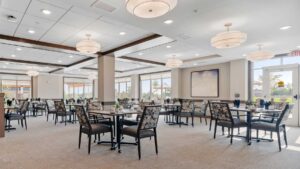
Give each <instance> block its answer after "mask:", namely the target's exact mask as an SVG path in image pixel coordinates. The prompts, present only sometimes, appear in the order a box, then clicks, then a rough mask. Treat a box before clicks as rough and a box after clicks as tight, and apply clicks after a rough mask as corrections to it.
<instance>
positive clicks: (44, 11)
mask: <svg viewBox="0 0 300 169" xmlns="http://www.w3.org/2000/svg"><path fill="white" fill-rule="evenodd" d="M41 11H42V12H43V14H45V15H50V14H51V11H50V10H48V9H42V10H41Z"/></svg>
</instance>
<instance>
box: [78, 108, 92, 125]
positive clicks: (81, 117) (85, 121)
mask: <svg viewBox="0 0 300 169" xmlns="http://www.w3.org/2000/svg"><path fill="white" fill-rule="evenodd" d="M75 113H76V115H77V117H78V121H79V123H80V126H83V127H86V128H88V129H91V124H90V121H89V118H88V116H87V115H86V113H85V110H84V107H83V106H79V105H75Z"/></svg>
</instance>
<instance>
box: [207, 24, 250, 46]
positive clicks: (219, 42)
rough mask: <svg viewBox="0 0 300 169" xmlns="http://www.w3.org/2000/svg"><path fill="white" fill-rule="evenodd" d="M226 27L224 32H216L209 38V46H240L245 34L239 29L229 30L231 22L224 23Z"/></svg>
mask: <svg viewBox="0 0 300 169" xmlns="http://www.w3.org/2000/svg"><path fill="white" fill-rule="evenodd" d="M224 26H225V27H226V28H227V31H226V32H222V33H218V34H217V35H215V36H214V37H213V38H212V39H211V41H210V42H211V46H213V47H215V48H217V49H224V48H233V47H237V46H240V45H241V44H242V43H244V42H245V41H246V40H247V34H246V33H243V32H240V31H230V30H229V27H230V26H232V24H231V23H227V24H225V25H224Z"/></svg>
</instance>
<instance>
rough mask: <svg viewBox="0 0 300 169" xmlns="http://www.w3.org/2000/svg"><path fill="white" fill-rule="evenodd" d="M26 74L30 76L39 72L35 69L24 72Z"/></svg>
mask: <svg viewBox="0 0 300 169" xmlns="http://www.w3.org/2000/svg"><path fill="white" fill-rule="evenodd" d="M26 74H27V75H28V76H30V77H34V76H37V75H39V72H38V71H35V70H29V71H27V72H26Z"/></svg>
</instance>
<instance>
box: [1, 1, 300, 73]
mask: <svg viewBox="0 0 300 169" xmlns="http://www.w3.org/2000/svg"><path fill="white" fill-rule="evenodd" d="M103 4H105V5H106V6H103ZM299 6H300V1H299V0H289V2H288V3H287V2H286V1H282V0H265V1H261V0H252V1H249V0H239V1H236V0H226V1H219V0H178V5H177V7H176V8H175V9H174V10H172V11H171V12H169V13H168V14H166V15H164V16H162V17H159V18H155V19H141V18H137V17H135V16H133V15H131V14H130V13H128V12H127V11H126V9H125V0H84V1H83V0H22V1H20V0H2V6H1V7H0V34H4V35H9V36H15V37H21V38H28V39H33V40H38V41H43V42H50V43H55V44H61V45H66V46H71V47H75V44H76V42H78V41H80V40H82V39H83V38H84V37H85V34H87V33H89V34H91V35H92V38H93V39H95V40H97V41H98V42H100V43H101V46H102V51H107V50H110V49H113V48H115V47H118V46H122V45H124V44H127V43H129V42H132V41H134V40H137V39H141V38H143V37H147V36H149V35H151V34H153V33H156V34H160V35H163V36H166V37H169V38H171V39H173V41H172V42H168V43H165V44H160V45H157V46H154V47H151V48H148V49H143V50H136V51H131V53H129V54H127V55H126V56H129V57H132V58H138V59H144V60H150V61H156V62H163V63H164V62H166V60H167V59H168V58H169V57H171V56H173V55H174V56H175V57H178V58H180V59H182V60H184V61H185V60H189V61H188V62H185V64H184V65H183V67H193V66H201V65H206V64H214V63H220V62H226V61H230V60H234V59H240V58H245V57H246V55H245V54H247V53H249V52H252V51H255V50H257V44H263V45H264V49H266V50H269V51H272V52H273V53H274V54H282V53H288V52H290V51H291V50H293V49H295V48H296V46H299V45H300V40H299V37H300V31H299V29H300V22H299V21H298V20H299V18H298V16H300V11H299V9H298V7H299ZM42 9H48V10H50V11H51V12H52V13H51V15H44V14H42V12H41V10H42ZM7 15H14V16H16V17H17V22H15V23H11V22H8V21H7V19H6V16H7ZM168 19H171V20H173V21H174V22H173V23H172V24H170V25H167V24H164V21H165V20H168ZM228 22H231V23H232V24H233V26H232V30H239V31H242V32H245V33H247V35H248V39H247V41H246V42H245V43H243V44H242V45H241V46H239V47H236V48H232V49H216V48H213V47H212V46H211V45H210V39H211V38H212V37H213V36H214V35H215V34H217V33H220V32H222V31H224V30H225V28H224V26H223V25H224V24H225V23H228ZM287 25H290V26H292V27H291V29H288V30H280V28H281V27H283V26H287ZM28 30H34V31H35V34H30V33H28ZM120 32H125V33H126V34H125V35H120ZM166 46H171V48H167V47H166ZM0 51H1V52H0V57H3V58H11V55H12V54H14V55H16V57H15V59H22V60H29V61H40V62H48V63H53V64H61V65H68V64H72V63H75V62H77V61H79V60H82V59H84V58H85V57H86V56H84V55H81V54H79V53H72V54H71V55H72V56H73V57H72V58H70V53H66V52H60V51H49V50H42V49H35V48H30V47H29V48H25V47H23V48H22V51H16V46H14V45H11V44H10V45H8V44H7V43H0ZM214 55H218V56H221V57H218V58H209V57H207V56H214ZM201 57H203V58H206V57H207V59H201ZM58 60H60V61H62V62H60V63H58ZM88 67H90V68H96V66H95V64H92V65H90V66H88ZM115 67H116V70H118V71H129V72H131V73H137V72H141V71H142V70H139V71H136V70H133V71H130V70H131V69H133V68H144V69H148V70H158V69H165V68H162V66H155V65H151V67H149V65H147V64H143V63H139V64H137V63H136V62H134V63H132V62H128V61H124V60H123V61H122V60H118V61H117V62H116V66H115ZM153 67H154V68H153ZM155 68H157V69H155ZM1 69H3V68H1V65H0V70H1ZM16 69H17V68H16ZM85 71H87V70H85ZM143 71H145V70H143ZM74 72H76V71H75V70H74ZM80 72H82V70H81V71H80ZM77 73H79V72H77ZM75 74H76V73H75ZM127 74H129V73H128V72H126V75H127ZM124 75H125V73H124Z"/></svg>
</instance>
